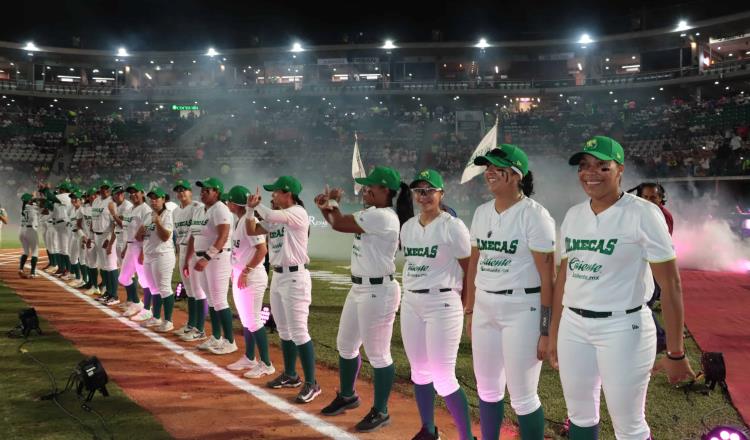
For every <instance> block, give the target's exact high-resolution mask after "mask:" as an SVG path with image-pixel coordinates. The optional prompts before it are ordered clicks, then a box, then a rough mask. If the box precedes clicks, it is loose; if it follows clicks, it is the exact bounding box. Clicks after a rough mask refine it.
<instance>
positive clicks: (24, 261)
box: [18, 255, 29, 270]
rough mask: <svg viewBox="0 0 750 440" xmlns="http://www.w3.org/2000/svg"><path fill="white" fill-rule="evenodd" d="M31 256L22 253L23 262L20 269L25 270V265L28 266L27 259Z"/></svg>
mask: <svg viewBox="0 0 750 440" xmlns="http://www.w3.org/2000/svg"><path fill="white" fill-rule="evenodd" d="M28 258H29V256H28V255H21V264H20V266H19V267H18V270H23V267H24V266H26V260H27V259H28Z"/></svg>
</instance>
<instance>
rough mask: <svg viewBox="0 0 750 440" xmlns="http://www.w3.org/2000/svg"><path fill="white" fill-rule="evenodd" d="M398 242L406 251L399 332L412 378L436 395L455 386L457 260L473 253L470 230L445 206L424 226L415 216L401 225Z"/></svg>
mask: <svg viewBox="0 0 750 440" xmlns="http://www.w3.org/2000/svg"><path fill="white" fill-rule="evenodd" d="M401 248H402V249H403V252H404V257H406V261H405V262H404V271H403V278H402V281H403V285H404V295H403V299H402V303H401V337H402V339H403V341H404V349H405V351H406V356H407V358H408V359H409V364H410V365H411V380H412V381H413V382H414V383H415V384H417V385H426V384H429V383H432V384H433V386H434V387H435V391H436V392H437V393H438V394H439V395H441V396H447V395H450V394H452V393H454V392H456V391H457V390H458V389H459V384H458V380H456V356H457V355H458V344H459V342H460V341H461V332H462V330H463V323H464V312H463V305H462V303H461V291H462V289H463V285H462V283H463V276H464V273H463V270H462V269H461V266H460V265H459V264H458V260H460V259H464V258H469V257H470V256H471V242H470V239H469V230H468V229H467V228H466V225H464V223H463V222H462V221H461V220H460V219H458V218H455V217H452V216H451V215H450V214H448V213H447V212H441V213H440V215H439V216H438V217H437V218H435V219H434V220H433V221H432V222H430V223H429V224H428V225H427V226H426V227H425V226H422V225H421V224H420V223H419V216H415V217H412V218H411V219H409V221H407V222H406V223H404V226H403V227H402V228H401Z"/></svg>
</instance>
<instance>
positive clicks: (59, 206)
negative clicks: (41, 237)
mask: <svg viewBox="0 0 750 440" xmlns="http://www.w3.org/2000/svg"><path fill="white" fill-rule="evenodd" d="M55 197H57V200H59V201H60V203H55V204H54V205H53V206H52V214H51V216H52V220H53V221H52V223H53V224H54V225H55V226H57V225H60V224H62V223H67V222H68V220H69V219H70V217H69V208H70V206H71V205H70V196H69V195H68V194H67V193H65V194H57V195H56V196H55Z"/></svg>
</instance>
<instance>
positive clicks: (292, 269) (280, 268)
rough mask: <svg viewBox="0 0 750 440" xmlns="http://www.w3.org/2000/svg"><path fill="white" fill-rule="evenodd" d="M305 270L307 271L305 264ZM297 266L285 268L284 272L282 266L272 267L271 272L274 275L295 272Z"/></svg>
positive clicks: (297, 269)
mask: <svg viewBox="0 0 750 440" xmlns="http://www.w3.org/2000/svg"><path fill="white" fill-rule="evenodd" d="M304 267H305V269H307V264H305V266H304ZM299 270H300V269H299V266H287V268H286V270H284V266H274V267H273V271H274V272H276V273H284V272H297V271H299Z"/></svg>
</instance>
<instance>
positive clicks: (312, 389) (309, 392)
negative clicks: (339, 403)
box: [296, 382, 323, 403]
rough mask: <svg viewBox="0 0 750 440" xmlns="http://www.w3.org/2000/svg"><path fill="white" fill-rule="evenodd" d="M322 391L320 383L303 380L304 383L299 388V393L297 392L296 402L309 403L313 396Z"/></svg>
mask: <svg viewBox="0 0 750 440" xmlns="http://www.w3.org/2000/svg"><path fill="white" fill-rule="evenodd" d="M322 392H323V391H322V390H321V389H320V385H318V384H317V382H316V383H309V382H305V385H304V386H302V389H301V390H300V392H299V394H297V399H296V401H297V403H309V402H312V401H313V399H314V398H316V397H318V396H319V395H320V393H322Z"/></svg>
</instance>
